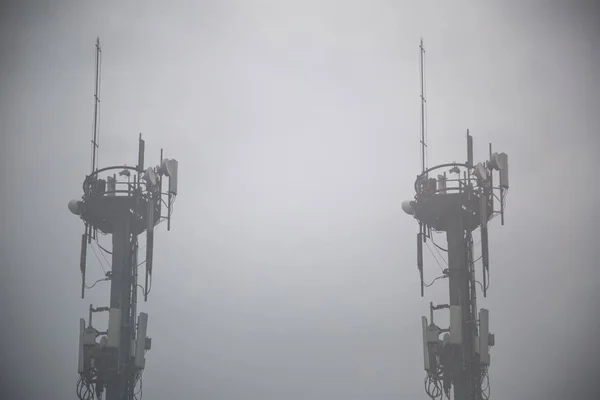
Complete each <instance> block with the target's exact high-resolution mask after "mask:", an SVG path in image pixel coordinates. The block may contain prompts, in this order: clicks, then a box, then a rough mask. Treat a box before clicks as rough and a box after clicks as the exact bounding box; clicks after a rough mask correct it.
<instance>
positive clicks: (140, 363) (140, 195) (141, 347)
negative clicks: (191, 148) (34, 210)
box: [68, 39, 178, 400]
mask: <svg viewBox="0 0 600 400" xmlns="http://www.w3.org/2000/svg"><path fill="white" fill-rule="evenodd" d="M100 57H101V50H100V40H99V39H97V41H96V83H95V87H96V90H95V95H94V127H93V135H92V171H91V173H90V174H89V175H87V176H86V177H85V179H84V181H83V196H82V197H81V200H71V201H70V202H69V204H68V208H69V210H70V211H71V212H72V213H73V214H76V215H78V216H79V217H80V218H81V219H82V220H83V222H84V233H83V235H82V237H81V258H80V269H81V276H82V284H81V298H84V295H85V289H86V288H87V289H89V288H91V287H89V286H87V285H86V279H85V273H86V255H87V247H88V245H91V244H92V241H94V242H95V243H96V244H97V245H98V247H99V249H100V250H101V251H104V252H106V253H108V254H109V255H110V256H111V258H112V260H111V261H112V262H111V269H110V271H108V272H107V273H106V277H105V278H104V279H101V280H107V281H110V302H109V305H108V306H102V307H94V306H93V305H91V304H90V308H89V316H88V321H87V325H86V322H85V319H83V318H81V319H80V326H79V329H80V331H79V359H78V370H77V371H78V373H79V381H78V383H77V396H78V397H79V399H80V400H93V399H94V398H96V399H101V398H102V396H103V395H105V399H106V400H132V399H137V398H141V389H142V388H141V383H142V382H141V376H142V373H143V371H144V367H145V353H146V351H148V350H150V348H151V343H152V342H151V339H150V338H148V337H146V334H147V327H148V314H146V313H143V312H142V313H139V316H138V315H137V298H138V289H141V290H143V296H144V300H147V296H148V293H149V291H150V289H151V285H152V254H153V244H154V227H155V226H156V225H157V224H159V223H160V222H162V221H165V220H166V221H167V229H170V221H171V212H172V205H173V202H174V200H175V198H176V196H177V168H178V163H177V161H176V160H169V159H163V154H162V150H161V157H160V158H161V161H160V164H159V165H158V166H156V167H150V168H146V169H144V148H145V142H144V140H142V135H141V134H140V135H139V152H138V163H137V165H136V166H135V167H130V166H122V165H120V166H111V167H106V168H101V169H98V166H97V162H98V157H97V156H98V147H99V139H98V138H99V134H98V111H99V103H100V99H99V87H100ZM117 171H118V176H117ZM164 177H167V178H168V185H167V190H166V192H163V178H164ZM165 197H166V200H165ZM163 203H164V204H165V206H166V208H167V212H166V216H162V214H161V213H162V208H163ZM98 232H100V234H103V235H112V249H111V250H110V251H109V250H107V249H105V248H104V247H102V246H101V245H100V243H99V242H98ZM143 232H146V259H145V260H144V261H142V262H138V237H139V235H140V234H142V233H143ZM92 249H93V247H92ZM144 264H145V282H144V286H142V285H140V284H138V268H139V267H140V266H142V265H144ZM149 283H150V284H149ZM92 287H93V285H92ZM98 312H107V313H108V327H107V328H106V329H105V330H98V329H96V327H94V326H93V325H92V316H93V314H94V313H98ZM136 317H137V320H136ZM138 383H139V385H138ZM138 386H139V389H138V390H137V391H136V388H138ZM138 394H139V395H140V396H139V397H138Z"/></svg>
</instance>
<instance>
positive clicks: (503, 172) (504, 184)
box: [497, 153, 508, 189]
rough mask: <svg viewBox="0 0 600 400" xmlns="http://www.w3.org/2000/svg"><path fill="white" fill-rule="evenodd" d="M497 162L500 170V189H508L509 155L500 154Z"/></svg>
mask: <svg viewBox="0 0 600 400" xmlns="http://www.w3.org/2000/svg"><path fill="white" fill-rule="evenodd" d="M497 160H498V161H497V162H498V168H499V169H500V187H501V188H504V189H508V155H507V154H506V153H500V154H498V158H497Z"/></svg>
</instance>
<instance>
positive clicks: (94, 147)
mask: <svg viewBox="0 0 600 400" xmlns="http://www.w3.org/2000/svg"><path fill="white" fill-rule="evenodd" d="M101 53H102V50H101V49H100V38H99V37H97V38H96V81H95V83H94V86H95V91H94V126H93V131H92V173H94V172H95V171H97V170H98V147H100V136H99V135H100V130H99V128H98V127H99V125H100V123H99V118H98V114H99V111H100V65H101Z"/></svg>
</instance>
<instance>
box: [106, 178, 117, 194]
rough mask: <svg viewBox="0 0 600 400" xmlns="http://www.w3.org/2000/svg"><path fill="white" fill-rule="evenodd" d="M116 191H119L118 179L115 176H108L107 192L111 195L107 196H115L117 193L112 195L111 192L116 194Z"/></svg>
mask: <svg viewBox="0 0 600 400" xmlns="http://www.w3.org/2000/svg"><path fill="white" fill-rule="evenodd" d="M115 190H117V178H115V177H114V176H107V177H106V191H107V192H109V193H107V196H114V195H115V193H110V192H114V191H115Z"/></svg>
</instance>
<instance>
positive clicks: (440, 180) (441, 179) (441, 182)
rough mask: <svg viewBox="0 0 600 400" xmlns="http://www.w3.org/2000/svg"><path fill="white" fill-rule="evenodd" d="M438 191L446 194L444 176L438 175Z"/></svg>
mask: <svg viewBox="0 0 600 400" xmlns="http://www.w3.org/2000/svg"><path fill="white" fill-rule="evenodd" d="M438 190H439V191H440V193H446V176H444V175H438Z"/></svg>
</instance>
